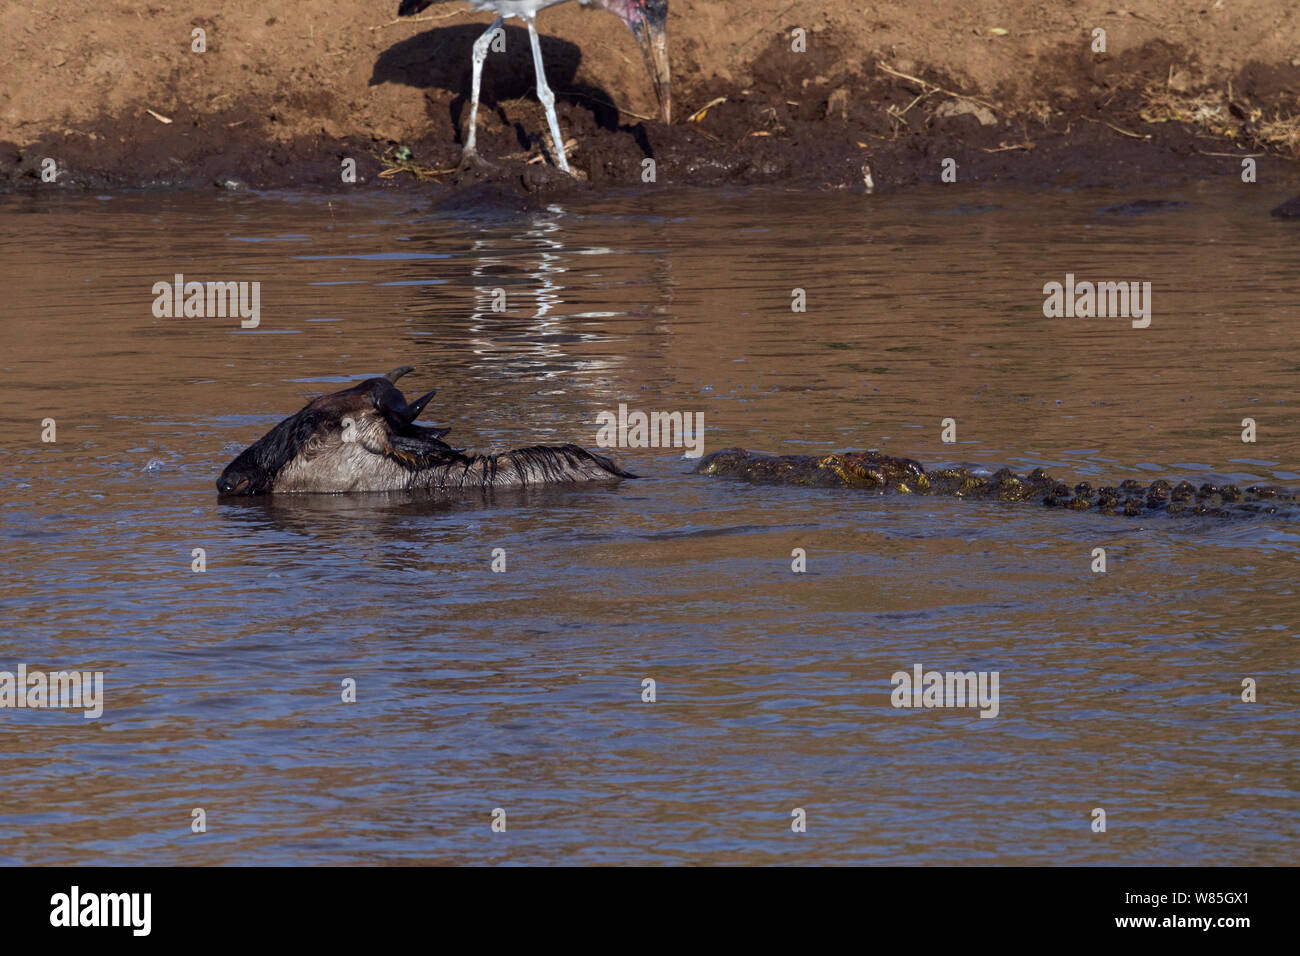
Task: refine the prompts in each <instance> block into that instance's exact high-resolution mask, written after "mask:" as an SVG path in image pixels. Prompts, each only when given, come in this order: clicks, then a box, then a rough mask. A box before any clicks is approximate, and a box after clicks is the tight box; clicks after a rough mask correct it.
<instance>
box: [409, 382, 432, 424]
mask: <svg viewBox="0 0 1300 956" xmlns="http://www.w3.org/2000/svg"><path fill="white" fill-rule="evenodd" d="M437 394H438V390H437V389H436V388H435V389H434V390H433V391H432V392H426V393H425V394H423V395H421V396H420V397H419V398H417V399H416V400H415V401H413V402H411V404H409V405H407V406H406V415H407V418H406V421H407V422H408V423H410V422H413V421H415V420H416V419H417V418H419V417H420V412H422V411H424V406H425V405H428V404H429V399H431V398H433V396H435V395H437Z"/></svg>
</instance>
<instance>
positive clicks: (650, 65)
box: [628, 4, 673, 123]
mask: <svg viewBox="0 0 1300 956" xmlns="http://www.w3.org/2000/svg"><path fill="white" fill-rule="evenodd" d="M651 6H653V4H652V5H651ZM652 18H653V19H652ZM628 26H630V27H631V28H632V34H633V36H635V37H636V42H637V45H638V46H640V47H641V55H642V56H643V57H645V65H646V69H647V70H649V72H650V81H651V82H652V83H653V84H654V88H655V96H656V97H657V98H658V100H659V112H660V114H661V115H662V116H663V118H664V122H665V123H671V122H672V121H673V100H672V83H671V77H670V75H669V72H668V10H667V4H665V5H664V9H663V10H662V12H660V13H659V14H658V16H656V15H655V14H646V13H643V14H642V15H641V16H639V17H637V18H636V19H635V21H634V22H632V23H629V24H628Z"/></svg>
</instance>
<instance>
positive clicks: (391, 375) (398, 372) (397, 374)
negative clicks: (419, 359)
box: [384, 365, 415, 382]
mask: <svg viewBox="0 0 1300 956" xmlns="http://www.w3.org/2000/svg"><path fill="white" fill-rule="evenodd" d="M414 371H415V366H414V365H403V366H402V367H401V368H395V369H393V370H392V371H391V372H385V373H384V378H386V379H388V380H389V381H390V382H396V381H397V380H398V379H399V378H401V377H402V376H403V375H405V374H406V373H407V372H414Z"/></svg>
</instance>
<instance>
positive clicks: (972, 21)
mask: <svg viewBox="0 0 1300 956" xmlns="http://www.w3.org/2000/svg"><path fill="white" fill-rule="evenodd" d="M40 6H41V9H39V10H31V9H22V8H21V7H20V5H16V4H10V5H7V6H6V7H5V8H4V9H3V11H0V37H3V40H0V188H30V189H48V188H52V187H51V185H50V184H48V183H43V182H42V181H41V176H40V172H41V165H42V162H43V161H44V160H46V159H47V158H48V159H53V160H54V162H55V166H56V169H57V170H58V173H57V177H56V186H55V187H54V188H57V187H58V186H63V187H74V188H75V187H81V188H100V189H102V188H113V187H131V186H149V185H168V186H171V185H175V186H192V187H204V188H209V187H211V186H212V185H213V183H214V182H217V181H222V182H228V183H230V184H232V185H238V184H240V183H243V184H247V185H250V186H252V187H278V186H301V185H315V186H321V187H334V188H340V189H343V188H356V187H355V186H349V185H344V184H343V183H342V182H341V181H340V169H341V164H342V161H343V160H344V159H346V158H353V159H355V160H356V163H357V181H358V184H361V185H371V186H374V185H382V186H385V187H388V188H399V187H401V186H403V185H405V186H408V187H409V186H412V185H417V186H419V188H421V189H430V188H435V189H436V188H437V187H436V186H434V185H433V184H441V185H443V186H446V187H454V186H457V185H463V184H464V183H465V182H467V181H468V180H469V179H470V177H468V176H465V175H462V174H458V173H455V172H450V170H452V169H453V167H455V166H456V163H457V159H458V156H459V146H458V143H459V138H460V134H459V131H458V129H459V125H460V123H461V122H463V119H464V116H463V115H462V114H464V115H466V116H467V113H468V110H467V109H465V106H466V95H465V94H466V91H467V90H468V88H469V69H470V47H471V44H472V43H473V40H474V38H475V37H476V36H477V35H478V34H479V33H481V32H482V30H483V28H484V27H483V25H484V24H486V23H487V22H489V21H490V19H491V18H490V16H489V15H486V14H472V13H468V12H467V11H466V10H465V8H464V6H463V5H462V4H460V3H445V4H434V5H433V6H432V7H430V8H429V9H428V10H426V11H424V12H423V13H422V14H421V15H420V17H419V18H418V19H416V20H412V19H402V20H396V19H395V14H396V9H397V0H384V2H382V3H378V4H377V3H374V2H369V0H367V2H363V0H329V2H326V0H225V2H214V3H210V4H207V5H205V7H204V8H203V9H202V10H199V11H196V10H195V9H194V8H192V7H191V6H189V5H185V4H178V3H164V2H154V3H150V4H147V5H139V4H135V3H130V2H125V0H123V2H119V3H113V4H108V5H96V6H91V7H87V6H86V5H85V4H84V3H80V2H73V0H46V2H44V3H42V4H41V5H40ZM1175 6H1176V7H1177V9H1174V7H1175ZM539 24H540V28H541V30H542V32H543V34H544V39H543V51H544V55H545V58H546V62H547V66H548V74H549V76H550V80H551V85H552V86H553V87H554V88H555V90H556V92H557V95H558V97H559V104H558V110H559V114H560V122H561V127H562V129H563V130H564V133H565V136H566V137H568V138H570V139H572V140H573V141H575V144H576V145H575V147H574V148H573V150H572V154H571V162H572V163H573V165H574V167H575V168H576V169H577V170H578V171H579V176H580V178H581V179H582V180H585V181H586V182H587V183H591V184H603V185H614V186H617V185H640V184H641V182H642V172H643V168H644V166H643V161H644V159H645V158H646V157H647V156H650V157H653V158H654V160H655V162H656V170H655V172H656V180H657V182H659V183H668V184H699V185H713V184H723V183H755V182H790V183H799V184H807V185H813V186H826V187H835V188H862V187H863V181H864V166H865V167H869V169H870V171H871V174H872V180H873V182H874V185H875V187H876V188H878V189H882V190H887V189H890V188H894V187H898V186H901V185H906V184H911V183H917V182H937V181H939V178H940V173H941V164H942V162H943V160H944V159H945V158H951V159H953V160H954V161H955V162H956V176H957V179H958V181H959V182H971V181H981V182H984V181H1010V182H1016V183H1029V184H1038V183H1054V184H1075V185H1091V184H1099V185H1101V184H1105V185H1121V186H1132V185H1146V184H1155V183H1164V182H1169V181H1171V180H1177V179H1185V178H1190V177H1211V176H1224V177H1234V178H1239V177H1240V174H1241V168H1242V167H1241V157H1242V156H1246V155H1251V156H1253V157H1254V158H1255V159H1256V161H1257V163H1258V176H1259V181H1260V182H1262V183H1267V182H1269V181H1273V182H1279V181H1288V180H1293V179H1295V178H1296V177H1297V172H1298V167H1297V163H1296V160H1297V157H1300V7H1297V6H1296V4H1295V3H1294V2H1293V0H1202V2H1201V3H1198V4H1192V5H1190V6H1187V5H1173V4H1169V3H1167V2H1166V0H1130V2H1128V3H1127V4H1126V8H1125V9H1122V10H1120V9H1116V8H1115V4H1113V3H1111V2H1110V0H1077V2H1066V0H1056V2H1050V3H1047V2H1044V3H1026V2H1024V0H971V2H967V3H965V4H961V5H958V6H956V7H954V6H953V5H952V4H951V3H948V2H939V0H906V2H881V3H875V4H862V3H857V2H848V0H821V2H816V0H806V2H790V0H747V2H744V3H740V2H722V0H672V3H671V14H670V18H669V38H670V45H671V59H672V67H673V73H674V76H673V82H674V90H673V99H674V106H675V110H676V116H675V118H674V123H673V124H672V125H671V126H666V125H664V124H663V123H662V122H659V121H658V120H656V119H651V118H649V117H652V116H654V115H655V113H656V110H655V104H654V99H653V94H652V88H651V85H650V82H649V79H648V77H647V75H646V72H645V68H644V65H643V63H642V60H641V57H640V55H639V52H638V50H637V47H636V44H635V41H634V40H633V38H632V36H631V34H630V33H629V31H627V30H626V29H625V28H624V27H623V26H622V25H621V24H620V23H619V21H618V19H617V18H616V17H614V16H613V15H611V14H609V13H606V12H604V11H599V10H584V9H583V8H582V7H580V6H579V5H578V4H565V5H563V6H560V7H557V8H554V9H551V10H547V11H544V12H543V13H542V14H541V16H540V17H539ZM1097 28H1100V29H1102V30H1104V31H1105V52H1099V51H1096V50H1094V48H1093V47H1094V45H1095V39H1094V36H1093V31H1094V30H1095V29H1097ZM196 29H201V30H202V31H203V32H204V38H205V41H206V50H205V51H204V52H194V51H193V49H192V45H193V31H194V30H196ZM796 29H802V30H805V31H806V50H804V51H802V52H799V51H796V50H794V49H792V46H793V45H794V41H793V39H792V33H793V31H795V30H796ZM532 85H533V80H532V67H531V59H530V56H529V52H528V43H527V38H526V33H525V32H524V31H523V29H522V28H521V27H518V26H510V27H508V29H507V36H506V52H505V53H500V54H493V55H492V56H490V57H489V59H488V63H487V69H486V73H485V80H484V102H485V104H487V108H486V109H484V110H482V111H481V112H480V124H481V125H480V137H479V147H480V152H481V153H482V154H483V155H484V156H485V157H487V158H490V159H493V160H497V161H500V165H499V167H498V169H497V170H496V171H495V172H493V173H490V174H488V175H487V178H489V179H496V180H499V181H500V183H501V184H502V185H504V186H506V187H507V188H511V189H545V190H558V189H569V188H575V187H574V186H572V185H570V184H569V182H568V181H567V180H562V181H561V180H559V178H558V177H557V176H555V175H553V170H552V169H551V168H550V167H549V166H547V165H546V164H545V162H544V161H543V160H541V159H540V158H539V157H541V156H542V152H543V150H542V146H543V144H544V142H543V136H542V134H543V129H544V119H543V116H542V112H541V109H540V107H539V106H538V105H537V103H536V101H535V100H534V99H533V90H532ZM710 104H712V105H710ZM706 107H707V109H706ZM545 145H546V146H548V147H549V143H546V144H545ZM408 155H409V156H410V157H411V159H410V161H405V157H407V156H408ZM530 159H534V160H535V162H533V163H531V164H530V163H529V162H528V161H529V160H530ZM381 174H382V175H381ZM476 178H482V176H481V174H480V175H479V176H477V177H476ZM576 188H582V187H581V186H578V187H576Z"/></svg>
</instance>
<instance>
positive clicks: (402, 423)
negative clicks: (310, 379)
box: [217, 365, 637, 495]
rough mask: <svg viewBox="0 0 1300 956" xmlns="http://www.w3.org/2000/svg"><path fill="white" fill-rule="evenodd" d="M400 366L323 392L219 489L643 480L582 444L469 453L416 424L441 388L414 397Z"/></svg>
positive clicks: (253, 450)
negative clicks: (405, 389) (403, 385)
mask: <svg viewBox="0 0 1300 956" xmlns="http://www.w3.org/2000/svg"><path fill="white" fill-rule="evenodd" d="M413 371H415V367H414V366H411V365H405V366H402V367H401V368H396V369H393V370H392V371H391V372H388V373H386V374H385V375H384V376H383V377H382V378H368V379H366V380H364V381H362V382H359V383H358V384H356V385H353V386H352V387H351V388H345V389H342V390H341V391H337V392H333V393H331V394H329V395H322V396H320V397H319V398H316V399H314V400H313V401H311V402H309V403H308V404H307V405H306V406H305V407H304V408H303V409H302V410H301V411H298V412H296V413H295V414H293V415H290V416H289V417H288V418H286V419H285V420H284V421H282V422H280V423H279V424H278V425H276V426H275V427H274V428H272V429H271V430H270V431H269V432H267V433H266V434H265V435H263V436H262V437H261V438H259V439H258V440H257V441H256V442H254V443H253V444H252V445H250V446H249V447H248V448H246V449H244V450H243V451H242V452H240V454H239V455H238V456H237V457H236V458H235V460H234V461H232V462H231V463H230V464H229V465H227V466H226V468H225V470H223V471H222V472H221V475H220V477H218V478H217V491H218V493H220V494H221V495H264V494H287V493H304V492H317V493H334V494H337V493H343V492H366V491H375V492H379V491H423V492H459V491H467V490H474V489H479V490H486V489H512V488H513V489H521V488H531V487H534V486H538V485H556V484H563V483H574V482H583V483H589V482H617V481H621V480H623V479H624V478H636V477H637V476H636V475H634V474H632V473H631V472H627V471H624V470H623V469H622V468H620V467H619V466H618V465H616V464H614V462H612V461H610V460H609V459H608V458H606V457H604V456H603V455H597V454H593V453H592V452H589V451H587V450H586V449H585V448H582V447H580V446H578V445H572V444H564V445H530V446H528V447H526V448H516V449H514V450H513V451H507V452H502V453H500V454H496V455H479V454H466V453H465V452H464V451H463V450H461V449H458V448H452V447H451V446H450V445H448V444H447V443H446V442H444V441H443V440H442V439H443V436H445V435H446V434H447V433H448V431H450V429H447V428H434V427H429V426H426V425H417V424H416V423H415V420H416V419H417V418H418V417H419V416H420V413H421V412H423V411H424V407H425V406H426V405H427V404H428V402H429V399H431V398H433V396H434V395H435V394H436V392H437V390H436V389H435V390H434V391H431V392H427V393H426V394H424V395H421V396H420V397H419V398H417V399H416V400H415V401H413V402H409V403H408V402H407V401H406V397H405V396H404V395H403V394H402V392H401V390H400V389H399V388H398V387H397V385H396V384H395V383H396V382H397V380H398V379H400V378H401V377H402V376H403V375H406V374H407V373H408V372H413Z"/></svg>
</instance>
